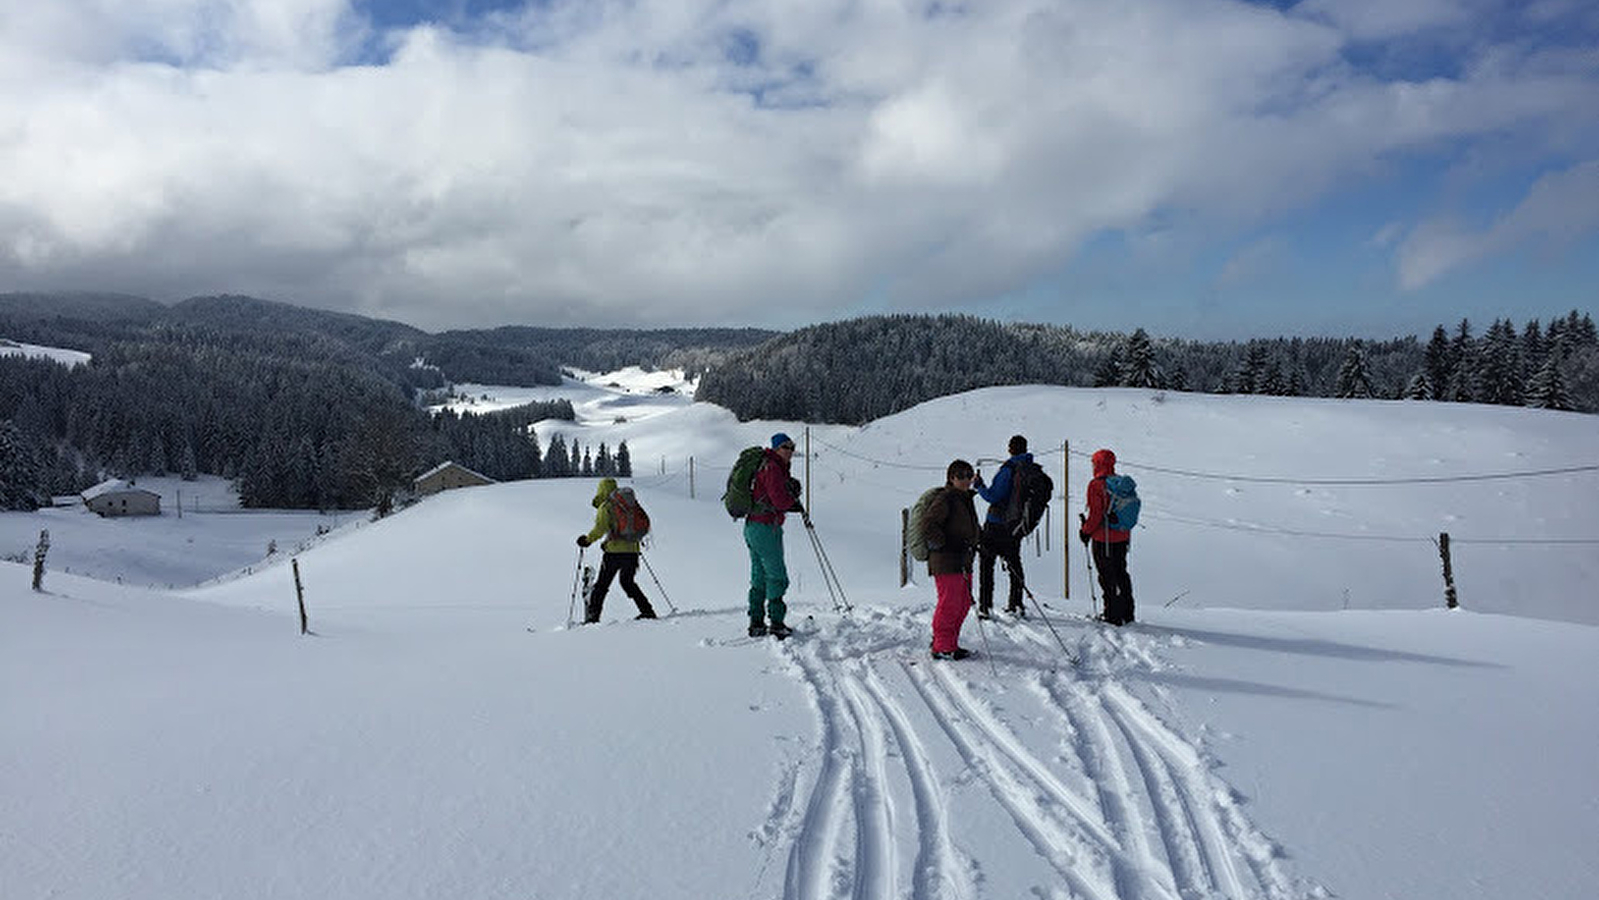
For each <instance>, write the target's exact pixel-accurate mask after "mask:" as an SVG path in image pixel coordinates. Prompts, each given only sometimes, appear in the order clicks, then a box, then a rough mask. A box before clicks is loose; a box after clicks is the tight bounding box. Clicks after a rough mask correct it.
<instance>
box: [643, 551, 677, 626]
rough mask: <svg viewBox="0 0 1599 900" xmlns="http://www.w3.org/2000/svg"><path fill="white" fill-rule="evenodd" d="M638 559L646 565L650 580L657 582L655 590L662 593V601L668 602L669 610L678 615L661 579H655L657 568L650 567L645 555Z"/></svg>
mask: <svg viewBox="0 0 1599 900" xmlns="http://www.w3.org/2000/svg"><path fill="white" fill-rule="evenodd" d="M638 558H639V561H640V562H642V563H644V568H645V570H646V571H648V572H649V573H650V580H651V581H653V582H655V589H656V590H658V591H660V592H661V599H662V600H665V601H666V606H667V608H668V609H670V610H671V611H672V614H673V615H676V614H677V606H676V605H674V604H673V603H672V598H671V597H669V596H667V594H666V588H664V587H662V586H661V579H659V578H656V577H655V567H654V566H652V565H650V561H649V559H648V558H646V557H645V556H644V554H643V553H640V554H639V555H638Z"/></svg>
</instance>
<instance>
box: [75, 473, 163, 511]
mask: <svg viewBox="0 0 1599 900" xmlns="http://www.w3.org/2000/svg"><path fill="white" fill-rule="evenodd" d="M80 496H82V497H83V505H85V506H87V507H89V509H91V510H93V511H94V512H96V513H99V514H100V515H102V516H159V515H161V495H160V494H157V493H156V492H155V491H147V490H145V489H144V488H141V487H134V486H133V485H131V484H129V483H127V482H126V481H122V480H120V479H117V478H112V479H111V480H109V481H102V482H100V483H99V484H97V485H95V486H94V487H92V488H89V489H88V490H86V491H84V492H83V493H82V494H81V495H80Z"/></svg>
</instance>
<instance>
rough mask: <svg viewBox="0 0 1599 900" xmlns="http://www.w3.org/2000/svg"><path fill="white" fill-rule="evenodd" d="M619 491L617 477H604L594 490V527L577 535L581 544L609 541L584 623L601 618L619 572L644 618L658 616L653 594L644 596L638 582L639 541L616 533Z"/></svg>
mask: <svg viewBox="0 0 1599 900" xmlns="http://www.w3.org/2000/svg"><path fill="white" fill-rule="evenodd" d="M614 493H616V479H615V478H602V479H600V486H599V489H598V490H596V491H595V492H594V500H593V501H592V502H593V504H594V510H595V511H594V529H593V530H592V531H590V532H589V533H588V534H580V535H578V537H577V545H578V546H579V547H587V546H588V545H590V544H592V543H594V542H595V541H597V540H599V539H600V538H601V537H602V536H603V537H605V539H606V540H605V543H604V544H602V545H600V549H601V550H603V551H604V556H603V557H602V558H601V559H600V574H599V576H598V577H597V578H595V580H594V590H593V591H591V592H590V593H589V597H588V603H587V604H585V606H584V608H583V624H585V625H590V624H593V623H595V622H598V621H599V620H600V610H601V609H602V608H603V607H604V606H605V594H606V592H608V591H609V590H610V589H611V580H612V579H614V578H615V577H616V576H617V575H621V576H622V590H623V591H624V592H625V593H626V594H627V595H628V596H629V597H632V598H633V602H634V603H635V604H637V605H638V616H637V617H636V618H640V619H653V618H655V608H654V607H652V606H650V601H649V598H647V597H645V596H644V591H642V590H641V589H640V588H639V586H638V581H637V580H636V576H637V575H638V559H639V542H638V541H636V540H626V539H623V538H621V537H619V536H617V534H616V523H615V521H614V516H615V513H614V511H613V508H614V506H615V504H614V503H613V502H612V499H611V495H612V494H614Z"/></svg>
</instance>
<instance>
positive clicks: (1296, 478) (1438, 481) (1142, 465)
mask: <svg viewBox="0 0 1599 900" xmlns="http://www.w3.org/2000/svg"><path fill="white" fill-rule="evenodd" d="M810 442H811V443H813V444H815V445H817V446H819V447H820V448H822V451H821V452H815V451H813V452H812V453H810V454H809V461H810V463H811V464H812V465H813V466H819V467H821V468H823V469H825V470H826V471H827V472H828V473H829V474H831V475H834V476H836V477H838V478H839V480H840V481H847V482H848V483H849V484H850V485H851V486H852V487H861V488H870V489H874V490H877V491H881V492H883V493H891V494H896V495H897V494H904V493H905V492H906V489H905V487H904V485H897V484H888V483H885V482H883V481H879V480H875V479H872V478H870V477H865V476H863V475H862V474H861V471H860V470H859V469H853V468H846V467H842V466H838V465H835V464H833V462H832V458H831V457H832V454H837V455H838V456H840V457H844V458H847V459H850V460H854V461H856V462H860V463H866V464H869V465H870V466H872V467H873V468H883V469H889V470H895V471H901V472H917V473H938V475H939V476H942V474H943V473H944V471H945V469H946V466H947V463H937V464H934V463H930V462H924V461H921V460H917V459H908V458H905V457H900V458H895V459H888V458H884V457H880V456H874V455H872V454H869V453H863V452H860V451H858V450H854V449H850V448H847V447H842V446H839V445H838V444H835V443H833V442H831V441H827V440H824V439H821V438H817V437H815V436H814V435H813V436H811V437H810ZM1064 452H1066V448H1064V447H1053V448H1050V449H1047V450H1039V451H1036V452H1035V453H1034V454H1033V457H1034V459H1035V460H1043V459H1048V458H1050V457H1058V456H1060V455H1061V454H1062V453H1064ZM1070 454H1071V456H1072V457H1073V458H1078V459H1083V460H1088V459H1091V458H1092V453H1091V452H1086V451H1079V450H1071V451H1070ZM1002 462H1004V460H1002V459H994V458H981V459H978V460H977V463H978V464H985V463H986V464H998V463H1002ZM1116 465H1117V467H1118V468H1119V469H1122V470H1127V471H1131V472H1148V473H1154V474H1159V475H1164V476H1169V477H1173V478H1184V479H1191V480H1201V481H1214V482H1223V483H1225V482H1234V483H1239V484H1270V485H1285V486H1291V487H1307V488H1308V487H1345V488H1364V487H1396V486H1406V485H1412V486H1421V485H1465V484H1481V483H1488V482H1506V481H1519V480H1532V479H1543V478H1550V477H1559V476H1572V475H1588V474H1594V473H1599V464H1582V465H1570V466H1554V467H1543V468H1530V469H1521V470H1515V471H1504V472H1465V473H1456V474H1440V475H1401V476H1393V477H1381V478H1378V477H1369V476H1347V477H1325V476H1320V475H1293V474H1278V475H1254V474H1244V473H1228V472H1210V471H1201V470H1194V469H1185V468H1180V467H1176V466H1169V465H1162V464H1159V463H1156V462H1148V461H1143V460H1138V459H1136V458H1135V459H1133V460H1128V459H1127V458H1125V457H1118V458H1117V461H1116ZM695 470H697V471H698V472H702V473H704V474H706V475H707V476H708V477H713V478H714V481H713V484H712V487H714V493H715V494H716V495H717V496H720V493H721V486H720V483H721V480H722V479H724V478H725V477H726V475H727V473H729V472H731V471H732V467H731V466H718V465H704V464H695V463H693V462H690V463H685V464H684V465H682V466H679V467H678V468H676V469H674V470H672V471H671V472H668V473H666V474H664V475H657V476H653V477H652V478H650V479H649V480H647V481H646V480H638V479H635V481H636V483H638V484H641V485H644V486H648V487H660V486H664V485H666V484H669V483H671V482H672V481H674V480H676V479H679V478H682V477H683V476H684V475H686V474H689V473H690V472H691V471H695ZM813 477H814V473H813ZM1066 499H1067V500H1068V502H1069V501H1070V498H1066ZM1144 518H1146V519H1149V520H1152V521H1155V522H1159V523H1168V524H1172V525H1178V526H1185V527H1191V528H1206V529H1217V530H1226V531H1235V532H1240V533H1246V534H1256V535H1273V536H1280V537H1291V538H1306V539H1317V540H1340V541H1367V542H1383V543H1403V544H1433V545H1436V544H1437V543H1438V536H1437V535H1435V534H1426V535H1417V534H1408V535H1407V534H1392V533H1381V532H1368V531H1357V532H1336V531H1326V530H1317V529H1305V528H1296V527H1292V526H1287V525H1281V524H1273V523H1269V522H1242V521H1238V520H1235V519H1217V518H1211V517H1205V516H1201V515H1193V514H1185V513H1184V512H1183V511H1182V510H1175V511H1173V510H1146V512H1145V513H1144ZM1140 527H1141V528H1142V527H1145V526H1142V525H1140ZM1452 540H1453V542H1454V543H1456V544H1476V545H1503V546H1527V545H1541V546H1556V547H1583V548H1585V547H1593V546H1599V537H1591V538H1590V537H1554V536H1551V537H1536V538H1529V537H1491V536H1482V537H1456V538H1453V539H1452Z"/></svg>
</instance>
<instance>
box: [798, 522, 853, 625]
mask: <svg viewBox="0 0 1599 900" xmlns="http://www.w3.org/2000/svg"><path fill="white" fill-rule="evenodd" d="M803 519H804V522H805V533H806V534H807V535H809V536H810V539H811V549H812V550H814V551H816V563H817V565H818V566H819V567H821V570H822V582H823V583H824V584H826V585H827V594H828V596H829V597H831V598H832V600H833V611H834V612H843V613H848V612H849V611H850V610H851V609H853V607H851V606H850V605H849V598H848V597H845V596H844V584H843V582H841V581H839V580H838V572H837V571H836V570H835V569H834V568H833V562H832V560H830V559H828V558H827V550H826V548H824V547H823V546H822V539H821V537H819V536H818V535H817V534H816V526H815V525H812V524H811V517H810V516H809V515H806V516H804V517H803Z"/></svg>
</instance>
